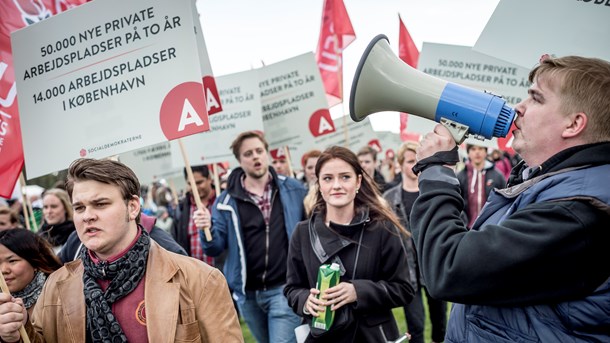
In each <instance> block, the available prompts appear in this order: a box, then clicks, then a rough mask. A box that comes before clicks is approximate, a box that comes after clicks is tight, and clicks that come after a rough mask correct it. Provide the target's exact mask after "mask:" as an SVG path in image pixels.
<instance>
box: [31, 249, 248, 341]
mask: <svg viewBox="0 0 610 343" xmlns="http://www.w3.org/2000/svg"><path fill="white" fill-rule="evenodd" d="M144 296H145V306H146V316H147V318H146V320H147V323H146V329H147V332H148V340H149V342H163V343H170V342H243V340H244V339H243V336H242V333H241V328H240V326H239V321H238V319H237V314H236V312H235V308H234V306H233V302H232V301H231V296H230V293H229V289H228V286H227V282H226V280H225V278H224V276H223V275H222V273H220V271H219V270H218V269H216V268H212V267H210V266H208V265H207V264H205V263H203V262H201V261H198V260H196V259H193V258H190V257H186V256H181V255H177V254H174V253H171V252H168V251H167V250H165V249H163V248H161V247H160V246H159V245H157V243H155V242H154V241H152V242H151V247H150V253H149V255H148V262H147V265H146V275H145V284H144ZM85 317H86V309H85V297H84V295H83V265H82V263H81V261H80V260H76V261H73V262H70V263H67V264H65V265H64V267H62V268H61V269H59V270H58V271H56V272H55V273H53V274H51V276H49V278H48V280H47V282H46V284H45V286H44V288H43V290H42V293H41V295H40V297H39V298H38V302H37V304H36V306H35V307H34V312H33V313H32V321H31V323H30V322H29V321H28V323H27V325H26V330H27V333H28V336H29V337H30V339H31V341H32V342H61V343H64V342H78V343H82V342H85V341H86V333H85V329H86V323H85Z"/></svg>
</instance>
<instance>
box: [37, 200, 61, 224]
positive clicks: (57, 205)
mask: <svg viewBox="0 0 610 343" xmlns="http://www.w3.org/2000/svg"><path fill="white" fill-rule="evenodd" d="M42 206H43V207H42V214H43V216H44V221H45V222H46V223H47V224H49V225H57V224H61V223H63V222H65V221H66V209H65V208H64V205H63V204H62V202H61V200H59V198H58V197H57V196H55V195H54V194H47V195H45V196H44V198H43V199H42Z"/></svg>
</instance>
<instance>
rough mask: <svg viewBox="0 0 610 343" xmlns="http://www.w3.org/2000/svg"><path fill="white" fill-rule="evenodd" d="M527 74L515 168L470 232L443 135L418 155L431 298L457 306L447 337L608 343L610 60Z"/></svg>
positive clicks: (420, 236)
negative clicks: (463, 214)
mask: <svg viewBox="0 0 610 343" xmlns="http://www.w3.org/2000/svg"><path fill="white" fill-rule="evenodd" d="M529 79H530V82H532V86H531V88H530V89H529V96H528V97H527V99H525V100H523V101H522V102H521V103H519V104H517V106H516V107H515V110H516V120H515V125H516V127H517V129H516V130H515V131H514V132H513V134H514V142H513V148H514V149H515V151H517V152H518V153H519V154H520V155H521V157H522V158H523V161H522V162H521V163H520V164H518V165H517V166H516V167H515V168H513V171H512V173H511V176H510V178H509V180H508V187H507V188H506V189H502V190H499V189H496V190H495V191H493V192H492V193H491V194H490V197H489V199H488V202H487V204H486V205H485V207H484V208H483V209H482V211H481V213H480V215H479V217H478V218H477V220H476V221H475V223H474V225H473V228H472V230H471V231H469V230H468V229H467V226H466V223H465V222H463V221H462V219H461V217H460V213H461V211H462V210H463V206H464V205H463V200H462V196H461V195H460V185H459V182H458V179H457V178H456V176H455V174H454V171H453V170H452V169H450V168H447V167H446V166H445V164H447V163H451V162H454V161H455V160H454V156H452V153H451V151H454V150H453V149H455V147H456V142H455V138H454V136H453V135H452V133H451V132H450V130H448V129H447V128H446V127H445V126H443V125H441V124H438V125H437V126H436V127H435V129H434V132H431V133H428V134H427V135H425V137H424V138H423V140H422V142H421V146H420V148H419V149H418V151H417V159H418V163H417V165H416V166H415V168H414V170H417V171H418V172H419V173H420V174H419V189H420V196H419V198H418V199H417V201H416V202H415V204H414V206H413V210H412V212H411V228H412V230H413V233H414V239H415V242H416V246H417V254H418V259H419V261H420V267H421V270H422V274H423V278H424V280H425V282H426V285H428V290H429V292H430V294H431V295H432V296H434V297H435V298H439V299H443V300H447V301H452V302H454V303H455V304H454V307H453V310H452V312H451V317H450V319H449V323H448V327H447V335H446V338H445V339H446V341H447V342H499V341H502V342H516V341H519V342H525V341H527V342H530V341H531V342H568V341H570V342H575V341H578V342H580V341H596V342H602V341H603V342H609V341H610V321H609V319H608V318H609V317H608V313H609V312H610V308H609V306H608V304H610V264H608V263H607V261H608V260H609V258H610V253H609V251H610V250H609V249H608V242H610V230H608V225H607V223H608V222H609V221H610V188H609V187H608V185H609V184H610V63H608V62H607V61H603V60H599V59H593V58H583V57H576V56H568V57H563V58H549V57H548V56H544V57H543V59H541V61H540V65H539V66H537V67H536V68H534V69H533V70H532V71H531V73H530V76H529ZM604 261H606V262H604Z"/></svg>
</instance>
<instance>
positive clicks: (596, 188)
mask: <svg viewBox="0 0 610 343" xmlns="http://www.w3.org/2000/svg"><path fill="white" fill-rule="evenodd" d="M609 176H610V165H602V166H597V167H592V168H583V169H575V170H569V171H565V170H563V171H559V172H557V173H550V174H546V175H543V176H542V177H538V178H534V179H532V180H528V181H526V182H524V183H522V184H520V185H517V186H514V187H511V188H508V189H506V190H502V191H496V192H494V193H492V195H491V197H490V199H489V201H488V204H487V206H486V207H485V208H483V210H482V212H481V214H480V216H479V218H478V219H477V221H476V222H475V225H474V227H473V230H480V229H482V228H483V229H489V228H490V227H492V226H491V225H494V224H501V223H502V222H503V221H504V220H505V219H507V218H508V217H510V215H511V214H513V213H515V212H516V211H518V210H519V209H522V208H524V207H526V206H527V205H529V204H532V203H540V202H554V201H561V200H565V199H578V200H583V199H590V201H591V203H593V204H597V205H596V206H598V207H599V208H605V210H606V211H608V208H610V191H608V184H607V182H605V181H609V180H610V177H609ZM604 180H605V181H604ZM491 204H493V206H490V205H491ZM557 229H558V230H560V228H557ZM574 244H579V242H576V241H575V242H574ZM498 253H501V252H498ZM600 263H607V261H606V262H603V261H600ZM569 278H570V270H566V281H568V280H569ZM445 339H446V342H609V341H610V278H609V279H608V280H606V281H605V282H604V283H603V284H602V285H600V286H599V287H598V288H597V289H596V290H595V291H594V292H593V293H591V294H588V295H585V296H583V297H582V298H580V299H577V300H570V301H564V302H558V303H552V304H542V305H531V306H519V307H511V306H507V307H503V306H483V305H462V304H454V306H453V309H452V313H451V317H450V320H449V323H448V327H447V336H446V338H445Z"/></svg>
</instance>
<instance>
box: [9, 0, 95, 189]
mask: <svg viewBox="0 0 610 343" xmlns="http://www.w3.org/2000/svg"><path fill="white" fill-rule="evenodd" d="M84 2H85V1H84V0H14V1H2V2H0V18H2V21H1V22H0V196H1V197H4V198H9V197H10V196H11V194H12V192H13V189H14V187H15V183H16V182H17V179H18V178H19V173H21V169H22V168H23V145H22V142H21V125H20V122H19V111H18V109H17V86H16V84H15V72H14V70H13V56H12V50H11V40H10V34H11V32H13V31H15V30H18V29H20V28H22V27H24V26H28V25H31V24H34V23H37V22H39V21H41V20H44V19H46V18H49V17H51V16H52V15H54V14H57V13H59V12H62V11H65V10H68V9H70V8H72V7H75V6H78V5H80V4H82V3H84Z"/></svg>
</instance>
